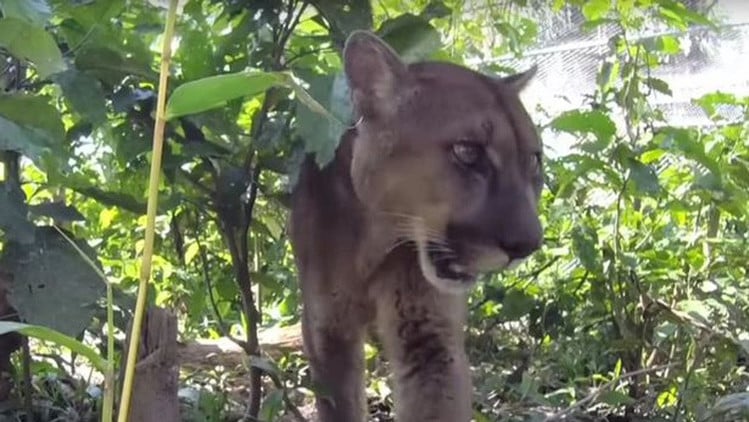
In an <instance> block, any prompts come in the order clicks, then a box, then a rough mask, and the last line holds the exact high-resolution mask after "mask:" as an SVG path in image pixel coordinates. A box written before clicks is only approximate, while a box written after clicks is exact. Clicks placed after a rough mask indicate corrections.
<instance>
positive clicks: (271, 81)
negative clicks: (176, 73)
mask: <svg viewBox="0 0 749 422" xmlns="http://www.w3.org/2000/svg"><path fill="white" fill-rule="evenodd" d="M286 81H287V79H286V78H284V77H283V76H282V74H280V73H273V72H260V71H251V72H240V73H229V74H225V75H216V76H209V77H207V78H203V79H198V80H196V81H190V82H186V83H184V84H182V85H180V86H178V87H177V88H176V89H175V90H174V92H173V93H172V95H171V96H170V97H169V102H168V103H167V106H166V118H167V120H171V119H174V118H175V117H179V116H184V115H187V114H194V113H200V112H202V111H206V110H210V109H212V108H216V107H221V106H223V105H225V104H226V103H227V102H228V101H229V100H233V99H235V98H240V97H252V96H255V95H259V94H262V93H263V92H265V91H266V90H267V89H268V88H271V87H273V86H279V85H286Z"/></svg>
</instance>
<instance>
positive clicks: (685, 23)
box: [658, 0, 718, 30]
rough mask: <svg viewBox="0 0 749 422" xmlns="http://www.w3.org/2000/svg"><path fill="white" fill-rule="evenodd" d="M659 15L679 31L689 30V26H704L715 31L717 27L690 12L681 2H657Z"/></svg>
mask: <svg viewBox="0 0 749 422" xmlns="http://www.w3.org/2000/svg"><path fill="white" fill-rule="evenodd" d="M658 6H659V10H658V12H659V15H660V16H661V18H663V19H664V20H666V21H667V22H668V23H670V24H671V25H673V26H675V27H676V28H678V29H680V30H686V29H688V28H689V24H697V25H704V26H707V27H709V28H710V29H713V30H717V29H718V27H717V26H716V25H715V23H713V21H711V20H710V19H708V18H707V17H706V16H704V15H701V14H699V13H697V12H694V11H692V10H690V9H689V8H688V7H687V6H685V5H684V3H683V2H681V1H673V0H659V1H658Z"/></svg>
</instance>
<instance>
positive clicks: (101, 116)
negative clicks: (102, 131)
mask: <svg viewBox="0 0 749 422" xmlns="http://www.w3.org/2000/svg"><path fill="white" fill-rule="evenodd" d="M52 79H53V80H54V81H55V83H57V84H58V85H60V88H62V92H63V94H64V95H65V97H66V98H67V99H68V101H70V104H71V105H72V106H73V109H74V110H75V111H77V112H78V113H80V114H81V115H82V116H83V117H84V118H86V120H88V121H89V122H91V123H94V124H98V123H101V122H103V121H104V120H106V118H107V108H106V103H105V100H104V90H103V89H102V87H101V83H100V82H99V80H97V79H96V78H93V77H91V76H89V75H88V74H86V73H83V72H79V71H77V70H75V69H70V70H67V71H65V72H61V73H58V74H55V75H53V77H52Z"/></svg>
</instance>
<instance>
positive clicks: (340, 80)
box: [297, 74, 351, 166]
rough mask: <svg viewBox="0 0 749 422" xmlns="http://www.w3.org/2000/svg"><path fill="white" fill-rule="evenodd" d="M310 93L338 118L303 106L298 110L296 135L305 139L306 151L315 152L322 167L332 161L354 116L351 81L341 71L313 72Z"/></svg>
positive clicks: (310, 80)
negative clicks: (319, 73)
mask: <svg viewBox="0 0 749 422" xmlns="http://www.w3.org/2000/svg"><path fill="white" fill-rule="evenodd" d="M307 81H308V82H309V84H310V89H309V94H310V95H311V96H312V97H313V98H314V100H315V101H317V102H318V103H321V104H323V106H324V107H325V108H326V109H328V110H330V112H331V113H333V115H334V116H335V119H321V118H320V116H319V113H318V112H315V111H313V110H312V109H310V108H307V107H304V108H300V109H299V110H298V111H297V134H299V136H300V137H301V138H302V139H304V144H305V151H306V152H308V153H313V154H314V155H315V161H316V162H317V164H318V165H319V166H324V165H326V164H327V163H329V162H330V161H331V160H332V159H333V157H334V155H335V150H336V148H337V147H338V143H339V141H340V138H341V135H342V134H343V132H344V131H345V130H346V126H345V125H344V124H343V122H348V121H350V119H351V105H350V102H349V95H348V84H347V83H346V79H345V77H344V76H343V75H342V74H338V75H336V76H333V75H310V76H308V77H307Z"/></svg>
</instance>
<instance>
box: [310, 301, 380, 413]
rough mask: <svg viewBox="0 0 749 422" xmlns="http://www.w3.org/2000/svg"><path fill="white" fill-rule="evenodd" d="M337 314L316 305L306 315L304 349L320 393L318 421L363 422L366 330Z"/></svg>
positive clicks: (350, 319) (317, 399)
mask: <svg viewBox="0 0 749 422" xmlns="http://www.w3.org/2000/svg"><path fill="white" fill-rule="evenodd" d="M325 305H329V306H331V307H332V306H333V305H332V303H325V304H323V308H324V307H325ZM314 308H317V309H314ZM333 309H334V308H333ZM334 314H337V313H336V312H331V311H330V308H329V309H327V310H324V309H320V307H316V306H314V305H313V306H309V307H307V308H305V310H304V313H303V318H304V320H303V323H302V332H303V336H304V348H305V352H306V354H307V356H308V358H309V362H310V370H311V373H312V381H313V383H314V384H316V387H317V388H319V389H320V391H317V392H316V393H315V394H316V407H317V413H318V416H317V417H318V419H317V420H319V421H320V422H363V421H364V420H365V415H366V401H365V394H364V378H363V377H364V351H363V344H364V343H363V334H364V332H363V327H362V326H360V325H359V324H356V323H354V321H355V318H349V319H347V318H346V317H347V316H346V315H343V314H339V315H338V316H337V317H336V316H334ZM349 316H350V315H349Z"/></svg>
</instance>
